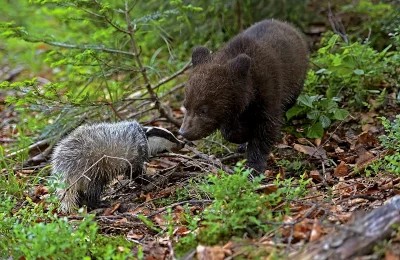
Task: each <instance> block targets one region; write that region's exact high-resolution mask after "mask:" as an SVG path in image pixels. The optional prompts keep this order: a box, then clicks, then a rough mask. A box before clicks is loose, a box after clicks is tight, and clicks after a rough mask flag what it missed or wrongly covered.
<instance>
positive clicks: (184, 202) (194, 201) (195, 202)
mask: <svg viewBox="0 0 400 260" xmlns="http://www.w3.org/2000/svg"><path fill="white" fill-rule="evenodd" d="M211 202H213V201H212V200H186V201H181V202H177V203H173V204H171V205H169V206H167V207H164V208H162V209H160V210H158V211H156V212H154V213H153V214H150V215H148V216H146V217H147V218H152V217H154V216H157V215H158V214H160V213H163V212H164V211H166V210H167V209H169V208H174V207H176V206H180V205H184V204H186V203H189V204H204V203H211Z"/></svg>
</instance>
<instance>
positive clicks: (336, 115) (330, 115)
mask: <svg viewBox="0 0 400 260" xmlns="http://www.w3.org/2000/svg"><path fill="white" fill-rule="evenodd" d="M337 102H338V99H334V98H333V99H329V98H324V97H323V96H322V95H316V96H309V95H307V94H302V95H300V96H299V98H298V99H297V105H296V106H294V107H292V108H291V109H289V110H288V111H287V112H286V117H287V119H288V120H290V119H291V118H293V117H295V116H300V117H302V118H304V117H306V118H307V120H306V122H307V123H306V127H305V133H306V136H307V137H308V138H321V137H322V136H323V134H324V129H325V128H327V127H329V126H330V125H331V123H332V121H334V120H343V119H345V118H346V117H347V116H348V114H349V113H348V112H347V110H345V109H341V108H338V103H337Z"/></svg>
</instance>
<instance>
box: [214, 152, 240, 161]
mask: <svg viewBox="0 0 400 260" xmlns="http://www.w3.org/2000/svg"><path fill="white" fill-rule="evenodd" d="M243 157H244V155H243V154H241V153H233V154H230V155H227V156H225V157H223V158H221V159H220V161H221V162H222V163H223V162H226V161H229V160H235V159H241V158H243Z"/></svg>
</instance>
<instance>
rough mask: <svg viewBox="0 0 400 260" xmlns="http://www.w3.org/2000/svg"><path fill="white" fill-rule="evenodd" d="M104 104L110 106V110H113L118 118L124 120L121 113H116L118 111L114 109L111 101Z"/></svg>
mask: <svg viewBox="0 0 400 260" xmlns="http://www.w3.org/2000/svg"><path fill="white" fill-rule="evenodd" d="M106 104H107V105H108V106H109V107H110V108H111V110H112V111H113V112H114V114H115V115H116V116H117V117H118V119H119V120H124V119H123V118H122V117H121V115H120V114H119V113H118V111H117V110H116V109H115V107H114V106H113V104H112V103H110V102H106Z"/></svg>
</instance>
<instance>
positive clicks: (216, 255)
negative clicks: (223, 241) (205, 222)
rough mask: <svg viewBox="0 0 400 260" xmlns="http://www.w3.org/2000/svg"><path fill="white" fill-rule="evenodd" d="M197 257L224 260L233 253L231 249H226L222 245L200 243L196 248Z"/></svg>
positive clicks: (207, 259) (205, 259)
mask: <svg viewBox="0 0 400 260" xmlns="http://www.w3.org/2000/svg"><path fill="white" fill-rule="evenodd" d="M196 252H197V259H200V260H222V259H224V258H225V256H228V255H231V254H232V252H231V251H230V250H229V249H224V248H223V247H220V246H203V245H199V246H197V248H196Z"/></svg>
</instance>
